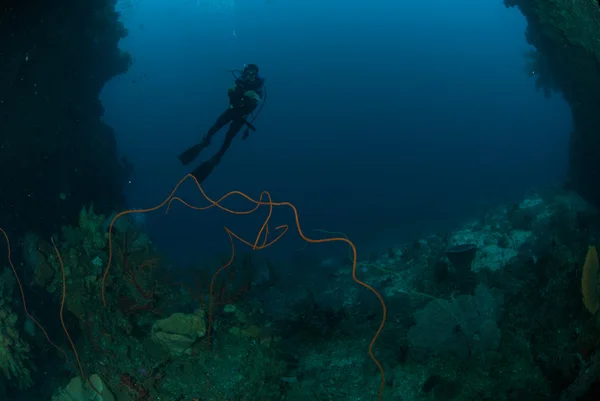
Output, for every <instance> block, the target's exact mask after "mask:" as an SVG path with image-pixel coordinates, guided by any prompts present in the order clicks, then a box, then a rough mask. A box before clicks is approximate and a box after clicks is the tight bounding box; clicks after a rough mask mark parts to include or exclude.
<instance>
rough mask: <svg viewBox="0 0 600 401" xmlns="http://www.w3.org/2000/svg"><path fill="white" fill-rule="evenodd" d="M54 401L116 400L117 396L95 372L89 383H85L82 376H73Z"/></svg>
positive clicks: (53, 398)
mask: <svg viewBox="0 0 600 401" xmlns="http://www.w3.org/2000/svg"><path fill="white" fill-rule="evenodd" d="M52 401H115V397H114V396H113V394H112V393H111V392H110V390H109V389H108V388H107V387H106V386H105V385H104V383H103V382H102V379H101V378H100V376H98V375H97V374H95V373H94V374H93V375H91V376H90V377H89V383H84V381H83V379H82V378H81V376H76V377H74V378H72V379H71V381H70V382H69V384H67V387H65V388H64V389H63V390H62V391H61V392H60V393H59V394H58V395H56V396H54V397H52Z"/></svg>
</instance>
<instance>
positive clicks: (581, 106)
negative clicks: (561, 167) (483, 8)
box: [504, 0, 600, 206]
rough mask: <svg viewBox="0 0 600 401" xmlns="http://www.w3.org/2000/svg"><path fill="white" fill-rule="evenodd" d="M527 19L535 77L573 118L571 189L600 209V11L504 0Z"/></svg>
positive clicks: (568, 1) (575, 3)
mask: <svg viewBox="0 0 600 401" xmlns="http://www.w3.org/2000/svg"><path fill="white" fill-rule="evenodd" d="M504 4H505V5H506V6H507V7H518V8H519V10H521V12H522V13H523V15H524V16H525V17H526V18H527V24H528V26H527V32H526V37H527V41H528V42H529V43H530V44H531V45H533V46H534V47H535V49H536V52H537V54H536V55H535V57H533V58H532V75H534V76H535V78H536V80H537V82H536V84H537V86H538V88H540V89H543V90H544V91H545V92H546V93H550V92H552V91H558V92H561V93H562V94H563V96H564V98H565V99H566V101H567V102H568V103H569V106H570V107H571V111H572V114H573V127H574V129H573V132H572V133H571V138H570V149H569V157H570V159H569V175H568V177H569V182H568V184H569V186H570V187H571V188H573V189H575V190H576V191H577V192H579V194H580V195H582V196H584V197H585V198H587V199H588V200H589V201H591V202H592V203H594V204H595V205H596V206H599V205H600V186H599V185H598V177H600V156H599V153H598V151H597V149H598V148H599V146H600V40H599V38H600V7H599V6H598V3H597V2H596V1H593V0H504Z"/></svg>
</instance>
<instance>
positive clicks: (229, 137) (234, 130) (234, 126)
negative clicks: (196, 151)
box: [211, 118, 244, 164]
mask: <svg viewBox="0 0 600 401" xmlns="http://www.w3.org/2000/svg"><path fill="white" fill-rule="evenodd" d="M243 126H244V118H241V119H240V118H236V119H234V120H233V121H232V122H231V125H230V126H229V129H228V130H227V134H225V140H224V141H223V144H222V145H221V148H220V149H219V151H218V152H217V153H216V154H215V155H214V156H213V157H212V158H211V160H213V161H215V164H218V163H219V162H220V161H221V157H223V155H224V154H225V152H226V151H227V149H229V146H231V142H232V141H233V138H235V136H236V135H237V134H238V132H240V130H241V129H242V127H243Z"/></svg>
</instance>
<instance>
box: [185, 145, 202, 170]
mask: <svg viewBox="0 0 600 401" xmlns="http://www.w3.org/2000/svg"><path fill="white" fill-rule="evenodd" d="M204 147H205V145H204V142H203V143H198V144H196V145H194V146H192V147H191V148H189V149H188V150H186V151H185V152H183V153H182V154H180V155H179V161H180V162H181V164H183V165H184V166H187V165H188V164H190V163H191V162H193V161H194V159H195V158H196V157H198V155H199V154H200V152H202V149H204Z"/></svg>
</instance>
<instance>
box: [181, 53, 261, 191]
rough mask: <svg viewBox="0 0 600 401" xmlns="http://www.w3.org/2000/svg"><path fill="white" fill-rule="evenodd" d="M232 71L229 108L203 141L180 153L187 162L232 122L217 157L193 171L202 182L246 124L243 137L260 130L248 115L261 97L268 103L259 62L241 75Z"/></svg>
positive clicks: (182, 159) (247, 68)
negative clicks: (236, 74) (259, 70)
mask: <svg viewBox="0 0 600 401" xmlns="http://www.w3.org/2000/svg"><path fill="white" fill-rule="evenodd" d="M232 72H233V73H234V77H235V81H234V84H233V86H231V87H230V88H229V89H228V90H227V94H228V95H229V108H228V109H227V110H225V112H223V113H222V114H221V115H220V116H219V118H217V121H215V123H214V124H213V126H212V127H210V129H209V130H208V133H207V134H206V135H205V136H204V138H203V139H202V142H200V143H198V144H195V145H194V146H192V147H190V148H189V149H187V150H186V151H184V152H183V153H181V154H180V155H179V161H181V164H183V165H184V166H187V165H188V164H190V163H191V162H193V161H194V160H195V159H196V158H197V157H198V155H199V154H200V152H202V150H203V149H204V148H206V147H207V146H208V145H210V142H211V139H212V137H213V136H214V135H215V134H216V133H217V132H218V131H219V130H220V129H221V128H223V127H224V126H225V125H227V124H230V125H229V129H228V130H227V133H226V134H225V140H224V141H223V144H222V145H221V148H220V149H219V150H218V152H217V153H216V154H215V155H214V156H213V157H211V158H210V159H208V160H206V161H204V162H203V163H202V164H200V166H198V167H197V168H196V169H195V170H194V171H193V172H192V175H193V176H194V177H196V179H197V180H198V182H200V183H201V182H202V181H204V180H205V179H206V178H207V177H208V176H209V175H210V173H211V172H212V171H213V170H214V168H215V167H216V166H217V164H219V162H220V161H221V158H222V157H223V155H224V154H225V152H226V151H227V149H228V148H229V146H230V145H231V141H233V138H235V136H236V135H237V134H238V132H240V130H241V129H242V127H244V125H246V126H247V128H246V131H245V132H244V134H243V136H242V139H246V138H247V137H248V134H249V132H250V130H252V131H255V130H256V128H255V127H254V126H253V125H252V122H249V121H248V120H247V118H248V116H249V115H250V114H252V113H253V112H254V110H256V108H257V106H258V104H259V103H260V102H261V101H263V104H264V100H263V99H264V97H265V96H264V95H266V93H265V87H264V79H263V78H261V77H259V75H258V66H257V65H256V64H248V65H247V66H245V67H244V70H243V71H241V75H240V76H239V77H236V76H235V71H232ZM261 108H262V104H261ZM259 112H260V110H259ZM257 114H258V113H257ZM254 118H256V115H254V116H253V119H252V121H254Z"/></svg>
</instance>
